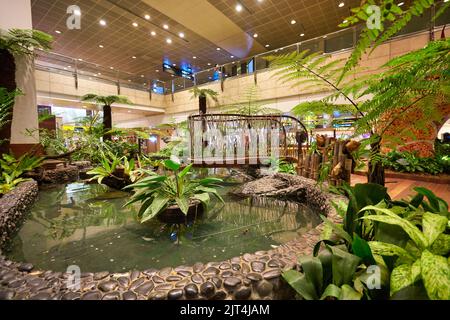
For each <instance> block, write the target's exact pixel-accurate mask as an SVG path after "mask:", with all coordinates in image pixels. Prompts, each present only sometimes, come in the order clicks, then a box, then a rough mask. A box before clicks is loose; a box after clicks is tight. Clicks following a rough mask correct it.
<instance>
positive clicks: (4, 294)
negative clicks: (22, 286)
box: [0, 290, 15, 300]
mask: <svg viewBox="0 0 450 320" xmlns="http://www.w3.org/2000/svg"><path fill="white" fill-rule="evenodd" d="M14 295H15V293H14V291H12V290H3V291H0V300H12V299H13V298H14Z"/></svg>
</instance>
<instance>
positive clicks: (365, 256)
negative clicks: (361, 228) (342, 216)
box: [352, 234, 376, 265]
mask: <svg viewBox="0 0 450 320" xmlns="http://www.w3.org/2000/svg"><path fill="white" fill-rule="evenodd" d="M352 251H353V253H354V254H355V255H356V256H358V257H360V258H361V259H362V260H363V262H364V263H365V264H366V265H373V264H376V262H375V259H374V258H373V255H372V250H370V246H369V244H368V243H367V241H366V240H364V239H361V238H360V237H359V236H358V235H357V234H355V235H354V236H353V242H352Z"/></svg>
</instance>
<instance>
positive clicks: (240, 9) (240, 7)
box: [235, 3, 243, 12]
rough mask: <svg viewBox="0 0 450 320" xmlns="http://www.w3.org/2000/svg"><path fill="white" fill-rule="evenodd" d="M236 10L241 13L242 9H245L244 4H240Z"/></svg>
mask: <svg viewBox="0 0 450 320" xmlns="http://www.w3.org/2000/svg"><path fill="white" fill-rule="evenodd" d="M235 9H236V11H237V12H241V11H242V9H243V7H242V4H240V3H238V4H237V5H236V7H235Z"/></svg>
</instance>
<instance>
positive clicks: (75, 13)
mask: <svg viewBox="0 0 450 320" xmlns="http://www.w3.org/2000/svg"><path fill="white" fill-rule="evenodd" d="M73 14H74V15H76V16H81V11H80V10H78V9H77V10H75V11H74V12H73Z"/></svg>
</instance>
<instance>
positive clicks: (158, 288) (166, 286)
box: [155, 284, 172, 291]
mask: <svg viewBox="0 0 450 320" xmlns="http://www.w3.org/2000/svg"><path fill="white" fill-rule="evenodd" d="M170 289H172V285H170V284H160V285H159V286H156V287H155V291H167V290H170Z"/></svg>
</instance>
